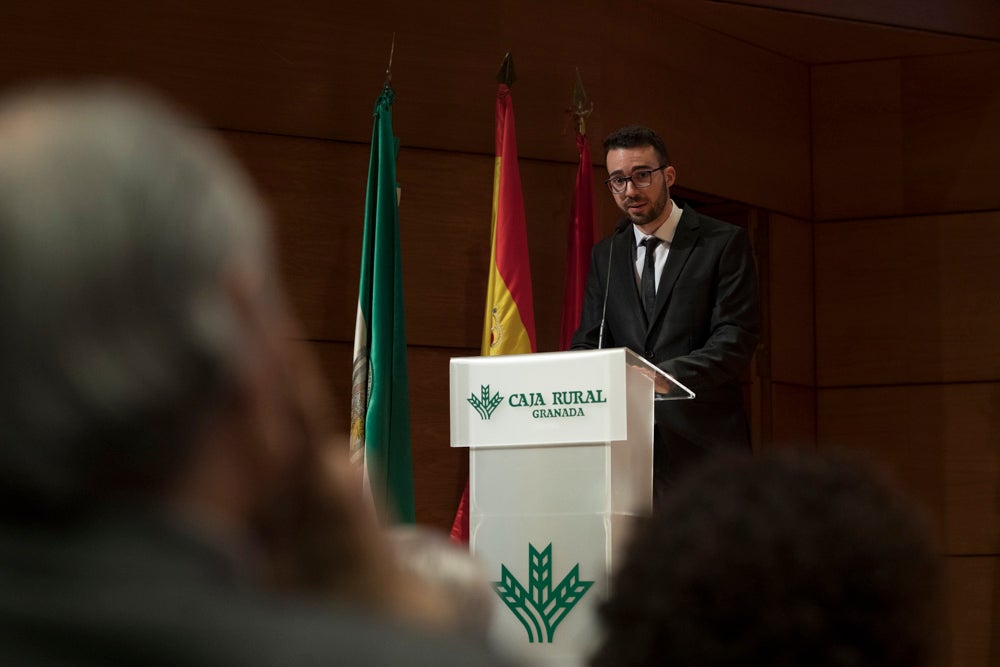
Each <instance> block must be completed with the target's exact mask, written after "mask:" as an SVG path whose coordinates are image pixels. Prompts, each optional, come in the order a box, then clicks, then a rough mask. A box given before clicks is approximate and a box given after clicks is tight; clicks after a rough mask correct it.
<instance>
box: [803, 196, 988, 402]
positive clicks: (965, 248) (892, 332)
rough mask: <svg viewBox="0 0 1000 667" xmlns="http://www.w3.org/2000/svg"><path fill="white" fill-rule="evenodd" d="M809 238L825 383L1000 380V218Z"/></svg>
mask: <svg viewBox="0 0 1000 667" xmlns="http://www.w3.org/2000/svg"><path fill="white" fill-rule="evenodd" d="M815 233H816V304H817V305H816V308H817V314H816V322H817V354H818V379H819V384H820V385H821V386H836V385H858V384H894V383H911V382H961V381H980V380H996V379H998V378H1000V346H998V345H997V344H996V335H995V332H996V331H997V330H1000V308H998V307H997V305H996V295H997V294H1000V272H998V271H997V267H998V266H1000V212H993V213H970V214H967V215H950V216H934V217H927V218H901V219H892V220H863V221H855V222H850V223H828V224H821V225H818V226H817V227H816V231H815Z"/></svg>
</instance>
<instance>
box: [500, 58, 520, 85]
mask: <svg viewBox="0 0 1000 667" xmlns="http://www.w3.org/2000/svg"><path fill="white" fill-rule="evenodd" d="M515 79H517V76H515V74H514V58H512V57H511V55H510V51H509V50H508V51H507V53H506V54H504V57H503V62H502V63H500V70H499V71H498V72H497V83H502V84H505V85H506V86H507V87H508V88H509V87H511V86H513V85H514V80H515Z"/></svg>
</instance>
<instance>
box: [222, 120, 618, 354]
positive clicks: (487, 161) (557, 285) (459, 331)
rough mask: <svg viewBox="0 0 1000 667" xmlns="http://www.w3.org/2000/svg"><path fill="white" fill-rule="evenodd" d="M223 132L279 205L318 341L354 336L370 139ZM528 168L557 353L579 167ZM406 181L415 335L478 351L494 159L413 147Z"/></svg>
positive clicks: (524, 175) (536, 277) (541, 330)
mask: <svg viewBox="0 0 1000 667" xmlns="http://www.w3.org/2000/svg"><path fill="white" fill-rule="evenodd" d="M224 136H225V138H226V139H227V141H228V143H229V144H230V145H231V146H232V147H233V148H234V149H235V150H236V153H237V155H238V156H239V157H240V158H241V159H242V160H243V161H244V163H245V164H246V165H247V167H248V169H249V171H250V172H251V173H252V174H253V176H254V178H255V179H256V181H257V182H258V184H259V187H260V189H261V190H262V193H263V194H264V196H265V198H266V199H267V201H268V203H269V204H270V205H271V208H272V209H273V211H274V217H275V228H276V237H277V240H278V245H279V251H280V255H281V258H282V260H283V264H282V266H283V272H284V275H285V278H286V281H287V283H288V287H289V289H290V292H291V295H292V299H293V303H294V305H295V306H296V308H297V310H298V312H299V314H300V317H301V318H302V320H303V322H304V325H305V328H306V335H307V337H309V338H314V339H323V340H336V341H349V340H351V339H352V338H353V336H354V313H355V312H356V310H357V285H358V276H359V266H360V257H361V234H362V221H363V217H364V196H365V195H364V192H365V190H364V187H365V186H364V178H365V174H367V161H368V147H367V146H364V145H360V144H345V143H340V142H322V141H310V140H305V139H297V138H289V137H274V136H268V135H257V134H248V133H233V132H227V133H224ZM520 169H521V180H522V190H523V193H524V200H525V215H526V218H527V226H528V237H529V239H528V244H529V250H530V253H531V258H530V259H531V267H532V282H533V287H534V301H535V312H536V319H537V333H538V341H539V349H540V350H554V349H555V348H556V346H557V341H558V333H559V320H560V316H561V311H562V298H563V280H564V278H563V274H564V271H565V252H566V232H567V228H568V225H569V210H570V196H571V193H572V189H573V179H574V177H575V173H576V169H575V167H574V166H573V165H568V164H561V163H553V162H540V161H537V160H522V161H520ZM398 179H399V183H400V184H401V186H402V196H401V200H400V229H401V244H402V253H403V255H402V257H403V259H402V261H403V273H404V293H405V298H406V315H407V337H408V341H409V343H410V344H411V345H427V346H451V347H475V348H478V346H479V343H480V337H481V335H482V318H483V307H484V306H483V304H484V303H485V298H486V279H487V273H488V271H489V249H490V215H491V206H492V188H493V159H492V158H489V157H486V156H477V155H468V154H462V153H445V152H440V151H426V150H419V149H412V148H404V149H403V150H402V151H401V153H400V156H399V162H398ZM553 193H559V194H560V195H561V196H558V197H557V196H554V195H553ZM601 194H603V193H600V194H599V195H598V196H601ZM606 224H608V225H609V226H610V223H606ZM601 233H602V235H603V234H604V230H603V229H602V230H601Z"/></svg>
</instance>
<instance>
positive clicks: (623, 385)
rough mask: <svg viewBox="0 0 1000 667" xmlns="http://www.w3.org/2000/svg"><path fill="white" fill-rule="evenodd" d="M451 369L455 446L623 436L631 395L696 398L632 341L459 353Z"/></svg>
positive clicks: (593, 440) (639, 398) (639, 397)
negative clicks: (617, 344)
mask: <svg viewBox="0 0 1000 667" xmlns="http://www.w3.org/2000/svg"><path fill="white" fill-rule="evenodd" d="M450 376H451V377H450V394H451V445H452V447H466V446H474V447H475V446H516V445H529V444H570V443H597V442H612V441H620V440H624V439H625V438H626V430H627V429H626V406H627V404H628V402H629V401H649V402H652V401H653V400H654V399H655V400H676V399H688V398H693V397H694V393H693V392H691V391H690V390H689V389H688V388H687V387H685V386H684V385H682V384H681V383H679V382H677V381H675V380H674V379H673V378H671V377H670V376H669V375H667V374H666V373H664V372H663V371H661V370H660V369H659V368H657V367H656V366H654V365H652V364H650V363H649V362H647V361H646V360H645V359H643V358H642V357H640V356H639V355H637V354H635V353H634V352H632V351H631V350H628V349H626V348H613V349H608V350H579V351H570V352H548V353H536V354H520V355H504V356H499V357H463V358H454V359H452V360H451V367H450ZM654 389H657V390H659V389H666V391H663V392H662V393H656V392H655V391H654Z"/></svg>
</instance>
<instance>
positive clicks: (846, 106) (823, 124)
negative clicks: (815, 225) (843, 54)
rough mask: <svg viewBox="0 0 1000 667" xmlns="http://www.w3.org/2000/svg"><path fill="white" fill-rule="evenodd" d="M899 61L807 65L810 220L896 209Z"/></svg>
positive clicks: (899, 203)
mask: <svg viewBox="0 0 1000 667" xmlns="http://www.w3.org/2000/svg"><path fill="white" fill-rule="evenodd" d="M900 68H901V65H900V62H899V61H898V60H884V61H876V62H860V63H849V64H846V65H831V66H825V67H813V68H812V73H811V79H810V82H811V86H812V147H813V159H812V171H813V207H814V208H813V210H814V215H815V217H816V219H818V220H822V219H828V218H849V217H860V216H862V215H869V216H876V215H892V214H897V213H899V212H901V211H902V210H903V173H902V169H901V168H900V165H901V164H902V157H903V156H902V150H903V149H902V143H903V129H902V120H901V113H902V101H901V99H900V97H901V82H900Z"/></svg>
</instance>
